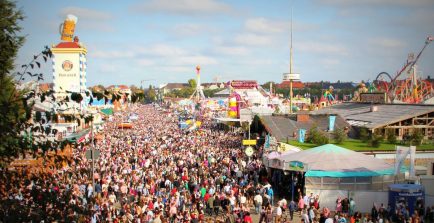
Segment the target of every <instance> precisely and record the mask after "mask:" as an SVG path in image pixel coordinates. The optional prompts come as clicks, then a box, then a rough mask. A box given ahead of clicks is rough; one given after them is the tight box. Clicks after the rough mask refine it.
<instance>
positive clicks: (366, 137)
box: [359, 128, 370, 142]
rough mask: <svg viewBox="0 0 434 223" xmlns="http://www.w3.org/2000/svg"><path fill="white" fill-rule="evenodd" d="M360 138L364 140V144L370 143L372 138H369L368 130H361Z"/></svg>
mask: <svg viewBox="0 0 434 223" xmlns="http://www.w3.org/2000/svg"><path fill="white" fill-rule="evenodd" d="M359 138H360V140H362V142H368V141H369V139H370V137H369V133H368V130H367V129H366V128H360V131H359Z"/></svg>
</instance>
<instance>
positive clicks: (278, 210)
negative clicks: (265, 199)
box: [275, 204, 282, 222]
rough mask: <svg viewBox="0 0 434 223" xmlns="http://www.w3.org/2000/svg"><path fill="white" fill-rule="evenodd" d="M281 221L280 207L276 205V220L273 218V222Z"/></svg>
mask: <svg viewBox="0 0 434 223" xmlns="http://www.w3.org/2000/svg"><path fill="white" fill-rule="evenodd" d="M281 219H282V207H280V205H279V204H278V205H277V208H276V218H275V222H280V221H281Z"/></svg>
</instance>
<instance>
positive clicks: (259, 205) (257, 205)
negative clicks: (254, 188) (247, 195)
mask: <svg viewBox="0 0 434 223" xmlns="http://www.w3.org/2000/svg"><path fill="white" fill-rule="evenodd" d="M253 201H255V210H256V214H259V213H261V208H262V196H261V195H260V194H256V195H255V197H254V198H253Z"/></svg>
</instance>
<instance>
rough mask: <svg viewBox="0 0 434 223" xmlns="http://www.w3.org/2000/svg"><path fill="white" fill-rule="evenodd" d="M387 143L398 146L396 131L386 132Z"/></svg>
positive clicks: (389, 130)
mask: <svg viewBox="0 0 434 223" xmlns="http://www.w3.org/2000/svg"><path fill="white" fill-rule="evenodd" d="M386 136H387V142H388V143H390V144H396V141H397V140H396V134H395V129H387V130H386Z"/></svg>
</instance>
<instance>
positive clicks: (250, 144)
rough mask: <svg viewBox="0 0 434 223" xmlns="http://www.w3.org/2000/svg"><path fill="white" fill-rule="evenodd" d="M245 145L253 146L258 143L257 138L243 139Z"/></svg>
mask: <svg viewBox="0 0 434 223" xmlns="http://www.w3.org/2000/svg"><path fill="white" fill-rule="evenodd" d="M243 145H244V146H253V145H256V139H244V140H243Z"/></svg>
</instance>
